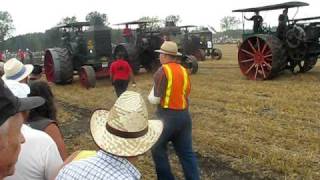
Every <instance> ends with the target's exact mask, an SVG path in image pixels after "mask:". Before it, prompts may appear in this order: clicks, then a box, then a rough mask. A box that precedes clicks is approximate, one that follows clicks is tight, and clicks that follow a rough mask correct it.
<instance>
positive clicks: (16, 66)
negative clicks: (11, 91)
mask: <svg viewBox="0 0 320 180" xmlns="http://www.w3.org/2000/svg"><path fill="white" fill-rule="evenodd" d="M3 70H4V74H3V76H2V79H3V80H4V81H5V80H15V81H21V80H23V79H25V78H26V77H28V75H29V74H30V73H31V72H32V70H33V65H31V64H26V65H24V64H22V63H21V62H20V61H19V60H18V59H16V58H12V59H9V60H8V61H7V62H6V63H4V66H3Z"/></svg>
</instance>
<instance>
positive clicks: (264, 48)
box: [261, 43, 267, 54]
mask: <svg viewBox="0 0 320 180" xmlns="http://www.w3.org/2000/svg"><path fill="white" fill-rule="evenodd" d="M266 48H267V43H265V44H264V45H263V48H262V51H261V53H262V54H263V53H264V51H265V50H266Z"/></svg>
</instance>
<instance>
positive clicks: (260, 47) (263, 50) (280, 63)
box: [238, 35, 287, 80]
mask: <svg viewBox="0 0 320 180" xmlns="http://www.w3.org/2000/svg"><path fill="white" fill-rule="evenodd" d="M238 62H239V66H240V69H241V72H242V73H243V74H244V75H245V76H246V77H247V78H249V79H251V80H265V79H270V78H272V77H274V76H276V75H277V74H278V73H279V72H280V71H281V70H283V69H284V68H285V67H286V63H287V56H286V51H285V48H284V47H283V43H282V42H281V41H280V40H279V39H278V38H277V37H275V36H272V35H259V36H251V37H249V38H247V39H245V40H244V41H243V43H242V44H241V45H240V47H239V52H238Z"/></svg>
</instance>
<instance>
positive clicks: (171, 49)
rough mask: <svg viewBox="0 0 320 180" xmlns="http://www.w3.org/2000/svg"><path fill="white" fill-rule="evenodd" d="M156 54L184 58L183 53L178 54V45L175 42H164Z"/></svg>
mask: <svg viewBox="0 0 320 180" xmlns="http://www.w3.org/2000/svg"><path fill="white" fill-rule="evenodd" d="M155 52H158V53H162V54H169V55H172V56H182V54H181V53H179V52H178V46H177V43H175V42H173V41H164V43H163V44H162V45H161V47H160V49H159V50H155Z"/></svg>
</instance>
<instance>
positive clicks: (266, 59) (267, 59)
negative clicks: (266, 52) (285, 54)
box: [264, 58, 272, 61]
mask: <svg viewBox="0 0 320 180" xmlns="http://www.w3.org/2000/svg"><path fill="white" fill-rule="evenodd" d="M264 61H272V59H269V58H265V59H264Z"/></svg>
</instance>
